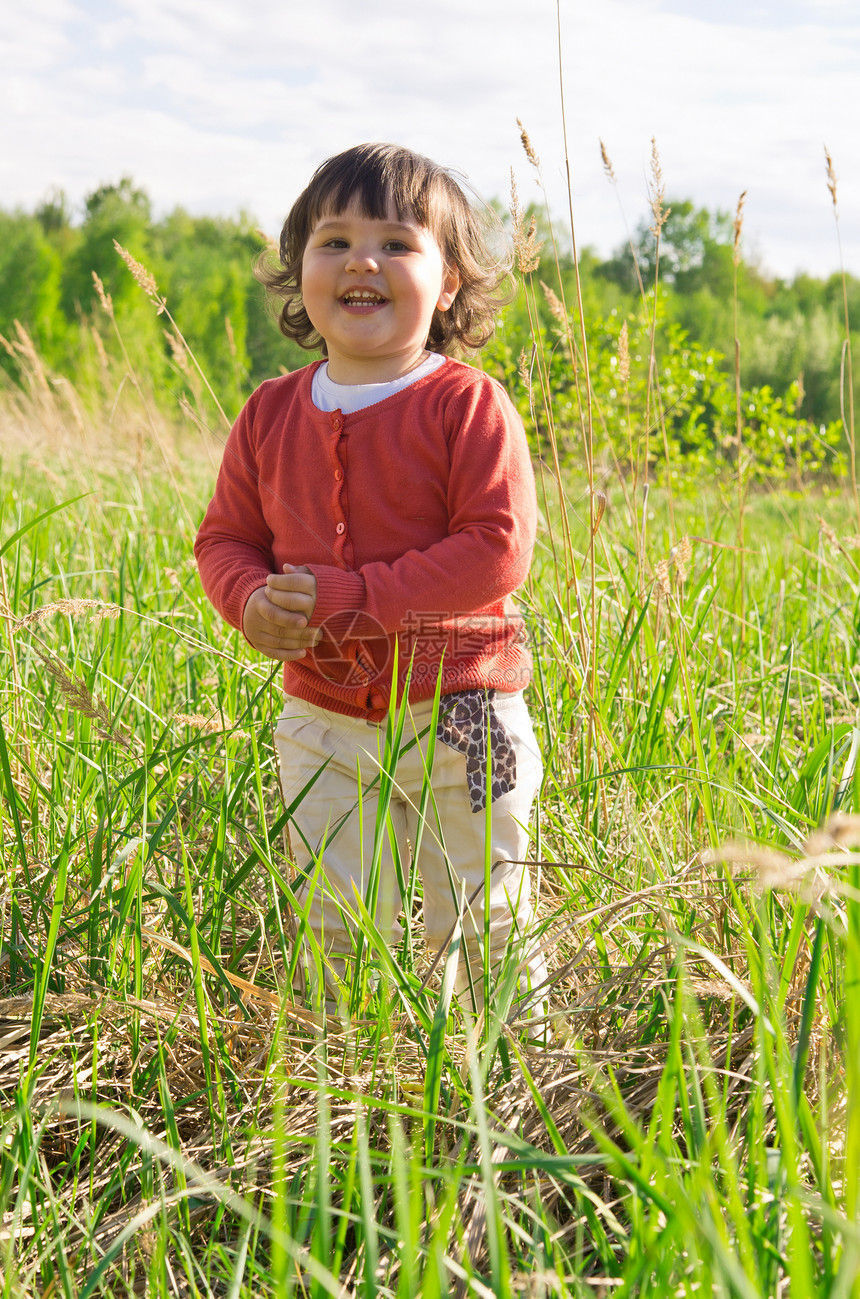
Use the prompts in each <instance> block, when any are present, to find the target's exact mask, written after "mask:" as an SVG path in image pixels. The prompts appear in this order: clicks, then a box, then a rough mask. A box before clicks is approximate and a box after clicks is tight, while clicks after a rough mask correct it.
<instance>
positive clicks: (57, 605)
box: [15, 600, 122, 631]
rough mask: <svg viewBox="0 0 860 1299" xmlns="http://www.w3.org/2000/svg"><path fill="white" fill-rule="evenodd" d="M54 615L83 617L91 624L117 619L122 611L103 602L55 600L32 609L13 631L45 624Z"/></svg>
mask: <svg viewBox="0 0 860 1299" xmlns="http://www.w3.org/2000/svg"><path fill="white" fill-rule="evenodd" d="M55 613H62V614H65V615H66V617H68V618H79V617H81V616H85V617H87V618H89V620H90V621H91V622H99V621H100V620H101V619H102V618H111V619H113V618H118V617H119V616H120V614H121V613H122V609H121V607H120V606H119V605H118V604H108V603H106V602H105V601H104V600H55V601H54V602H53V604H44V605H42V607H41V608H40V609H34V610H33V611H32V613H28V614H26V615H25V616H24V617H23V618H19V619H17V621H16V622H15V630H16V631H19V630H21V629H22V628H24V627H33V626H35V625H36V624H37V623H40V622H45V620H46V619H47V618H50V617H52V616H53V614H55Z"/></svg>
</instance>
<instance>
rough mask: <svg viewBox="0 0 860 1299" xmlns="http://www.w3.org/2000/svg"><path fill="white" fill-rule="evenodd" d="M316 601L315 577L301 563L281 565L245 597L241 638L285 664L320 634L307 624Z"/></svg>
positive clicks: (302, 655)
mask: <svg viewBox="0 0 860 1299" xmlns="http://www.w3.org/2000/svg"><path fill="white" fill-rule="evenodd" d="M316 602H317V580H316V578H315V577H314V575H313V573H311V572H310V571H309V570H308V569H307V568H306V567H305V566H304V565H303V564H302V565H299V566H297V567H294V566H293V565H292V564H284V572H283V574H281V573H270V574H269V576H268V578H267V579H266V585H265V586H260V587H258V588H257V590H256V591H254V592H253V594H252V595H251V596H250V597H249V599H248V602H247V604H246V605H245V612H244V614H243V616H242V630H243V631H244V633H245V637H246V639H247V640H248V641H250V643H251V644H252V645H253V646H254V649H255V650H259V652H260V653H261V654H265V655H266V657H267V658H270V659H279V660H280V662H282V663H289V662H291V661H292V660H293V659H301V658H304V657H305V653H306V651H307V650H308V649H309V648H312V647H313V646H314V645H316V644H318V643H319V640H320V638H321V635H322V633H321V632H320V630H319V628H318V627H311V626H309V623H310V620H311V617H312V616H313V611H314V607H315V605H316Z"/></svg>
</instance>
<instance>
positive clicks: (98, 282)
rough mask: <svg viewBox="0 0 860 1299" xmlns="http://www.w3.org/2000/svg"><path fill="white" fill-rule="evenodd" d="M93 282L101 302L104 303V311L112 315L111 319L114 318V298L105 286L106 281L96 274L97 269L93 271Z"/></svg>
mask: <svg viewBox="0 0 860 1299" xmlns="http://www.w3.org/2000/svg"><path fill="white" fill-rule="evenodd" d="M93 284H94V285H95V287H96V294H97V296H98V300H99V302H100V303H101V305H102V310H103V311H104V313H105V315H108V316H110V318H111V320H113V298H112V297H111V295H110V294H109V293H108V291H107V289H106V288H105V286H104V281H103V280H102V278H101V276H100V275H98V274H96V272H95V271H93Z"/></svg>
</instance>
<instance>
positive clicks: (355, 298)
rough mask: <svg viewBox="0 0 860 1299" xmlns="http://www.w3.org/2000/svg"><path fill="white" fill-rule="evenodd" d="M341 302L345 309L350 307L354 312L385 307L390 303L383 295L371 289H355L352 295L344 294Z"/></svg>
mask: <svg viewBox="0 0 860 1299" xmlns="http://www.w3.org/2000/svg"><path fill="white" fill-rule="evenodd" d="M340 300H341V302H342V303H343V305H344V306H345V307H350V308H351V309H352V310H355V309H356V308H358V310H362V309H367V308H370V307H383V306H384V305H385V303H386V302H387V301H388V299H387V298H384V297H383V296H382V294H381V293H373V292H371V290H370V289H355V290H353V291H352V292H350V293H344V295H343V297H342V298H341V299H340Z"/></svg>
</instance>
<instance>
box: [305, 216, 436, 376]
mask: <svg viewBox="0 0 860 1299" xmlns="http://www.w3.org/2000/svg"><path fill="white" fill-rule="evenodd" d="M459 287H460V277H459V275H458V273H457V271H456V270H452V269H449V268H448V267H446V266H445V263H444V260H443V257H442V252H441V249H440V248H439V245H438V244H437V243H436V240H435V239H434V237H433V235H432V234H431V233H430V231H429V230H427V229H426V227H424V226H422V225H419V224H418V222H417V221H414V220H406V221H401V220H399V219H398V216H397V213H396V211H394V210H393V209H392V208H389V211H388V212H387V214H386V216H385V217H384V218H382V219H377V218H376V217H366V216H362V215H361V214H360V212H358V211H357V210H356V209H355V208H354V207H348V208H346V209H345V211H343V212H339V213H330V212H329V213H324V214H323V215H322V216H320V218H319V219H318V221H317V222H316V224H315V226H314V228H313V230H312V231H311V234H310V237H309V239H308V242H307V245H306V247H305V251H304V256H303V258H302V301H303V303H304V307H305V311H306V312H307V314H308V317H309V318H310V320H311V323H312V324H313V326H314V328H315V329H316V330H317V332H318V333H319V334H320V335H321V336H322V337H323V338H324V339H325V341H326V347H327V349H328V359H329V375H330V377H331V378H332V379H333V380H334V382H335V383H385V382H386V381H388V380H391V379H397V378H399V377H400V376H401V375H403V374H406V372H407V371H408V370H411V369H412V368H413V367H414V366H415V365H417V364H418V363H419V362H420V361H421V360H422V358H423V356H424V347H425V343H426V342H427V335H428V333H429V332H430V324H431V321H432V319H433V313H434V311H437V310H438V311H447V310H448V308H449V307H450V306H451V303H452V302H453V301H454V298H455V297H456V295H457V290H458V289H459Z"/></svg>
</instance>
